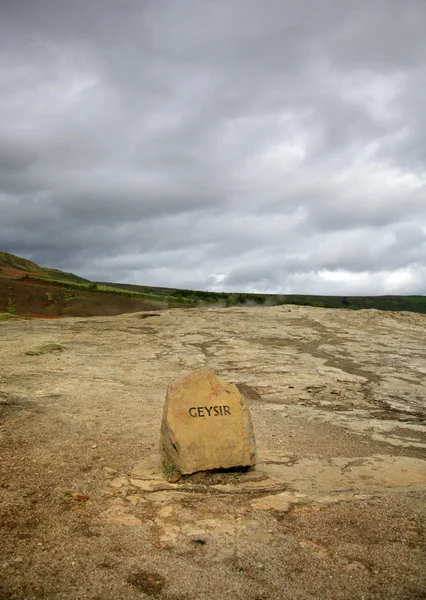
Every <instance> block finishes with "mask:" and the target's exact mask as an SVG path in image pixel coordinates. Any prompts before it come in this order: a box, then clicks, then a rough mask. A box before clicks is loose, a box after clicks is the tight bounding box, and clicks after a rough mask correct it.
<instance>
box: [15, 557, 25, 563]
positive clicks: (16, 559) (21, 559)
mask: <svg viewBox="0 0 426 600" xmlns="http://www.w3.org/2000/svg"><path fill="white" fill-rule="evenodd" d="M13 562H16V563H21V562H24V559H23V558H22V556H15V558H14V559H13Z"/></svg>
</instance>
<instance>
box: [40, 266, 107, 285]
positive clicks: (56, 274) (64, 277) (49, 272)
mask: <svg viewBox="0 0 426 600" xmlns="http://www.w3.org/2000/svg"><path fill="white" fill-rule="evenodd" d="M42 270H43V273H44V274H45V275H46V276H47V277H52V278H53V279H60V280H61V281H70V282H71V283H90V281H89V280H88V279H84V278H83V277H79V276H78V275H74V273H67V272H66V271H60V270H59V269H50V268H49V267H43V269H42ZM95 285H96V284H95Z"/></svg>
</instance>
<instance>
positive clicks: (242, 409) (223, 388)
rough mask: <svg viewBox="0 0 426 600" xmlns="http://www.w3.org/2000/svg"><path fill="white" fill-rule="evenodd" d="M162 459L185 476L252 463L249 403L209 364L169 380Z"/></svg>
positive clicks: (253, 445)
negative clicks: (215, 372) (212, 369)
mask: <svg viewBox="0 0 426 600" xmlns="http://www.w3.org/2000/svg"><path fill="white" fill-rule="evenodd" d="M161 447H162V451H163V457H164V462H165V464H166V465H170V464H171V465H174V467H175V468H176V469H177V470H178V471H179V472H180V473H182V474H183V475H188V474H190V473H195V472H197V471H208V470H211V469H229V468H232V467H248V466H251V465H254V464H255V463H256V445H255V440H254V433H253V427H252V424H251V418H250V412H249V409H248V406H247V403H246V401H245V399H244V398H243V396H241V394H240V392H239V391H238V389H237V388H236V386H235V385H233V384H232V383H227V382H226V381H223V380H222V379H219V377H217V376H216V375H215V374H214V373H213V372H212V371H209V370H208V369H199V370H197V371H193V372H192V373H190V374H189V375H187V376H186V377H183V378H182V379H180V380H179V381H177V382H176V383H172V384H170V385H169V387H168V390H167V397H166V402H165V404H164V411H163V421H162V424H161Z"/></svg>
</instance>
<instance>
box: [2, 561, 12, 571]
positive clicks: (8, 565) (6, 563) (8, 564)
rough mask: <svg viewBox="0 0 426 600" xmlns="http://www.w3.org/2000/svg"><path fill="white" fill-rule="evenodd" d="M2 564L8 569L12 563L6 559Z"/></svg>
mask: <svg viewBox="0 0 426 600" xmlns="http://www.w3.org/2000/svg"><path fill="white" fill-rule="evenodd" d="M2 566H3V569H7V567H10V563H8V562H7V561H5V562H4V563H3V565H2Z"/></svg>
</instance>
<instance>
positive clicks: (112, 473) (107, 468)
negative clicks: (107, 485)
mask: <svg viewBox="0 0 426 600" xmlns="http://www.w3.org/2000/svg"><path fill="white" fill-rule="evenodd" d="M103 469H104V471H105V473H108V475H115V474H116V473H118V471H117V469H112V468H111V467H104V468H103Z"/></svg>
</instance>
